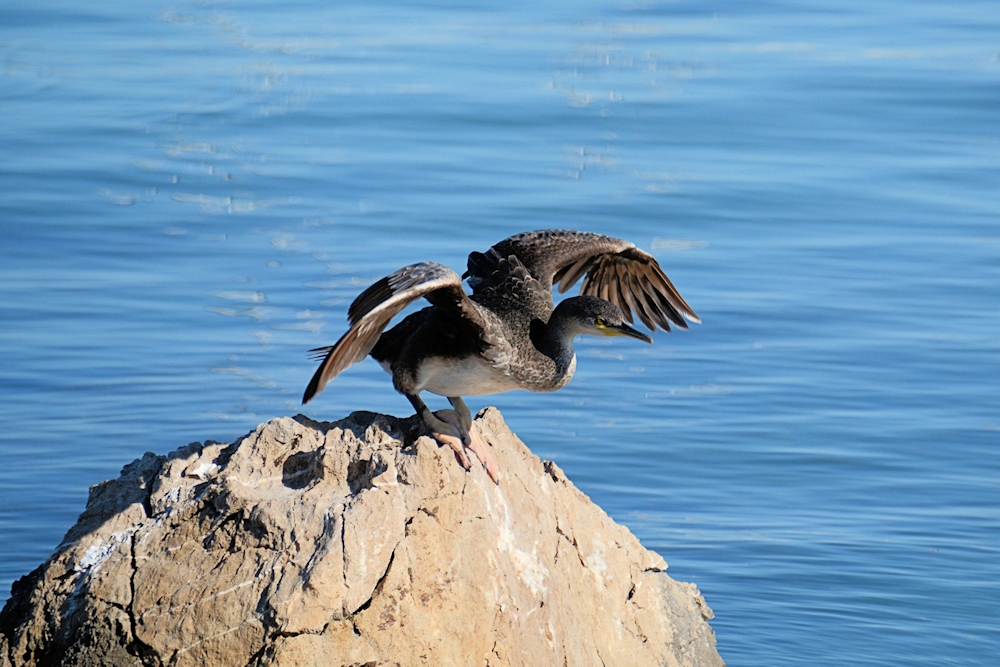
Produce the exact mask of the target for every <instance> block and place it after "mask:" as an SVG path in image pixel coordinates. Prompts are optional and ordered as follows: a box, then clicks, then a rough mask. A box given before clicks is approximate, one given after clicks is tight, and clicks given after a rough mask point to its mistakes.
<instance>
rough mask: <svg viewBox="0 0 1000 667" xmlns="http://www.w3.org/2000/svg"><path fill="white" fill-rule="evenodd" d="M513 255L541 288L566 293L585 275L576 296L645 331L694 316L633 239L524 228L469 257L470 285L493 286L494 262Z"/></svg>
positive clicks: (679, 323)
mask: <svg viewBox="0 0 1000 667" xmlns="http://www.w3.org/2000/svg"><path fill="white" fill-rule="evenodd" d="M510 256H514V257H517V258H518V260H519V261H520V262H521V263H522V264H523V265H524V266H525V268H526V269H527V270H528V271H529V272H530V273H531V275H532V276H534V277H535V279H536V280H538V282H539V284H540V285H541V286H542V288H543V289H546V290H549V289H551V288H552V287H557V288H558V289H559V292H560V293H562V292H565V291H566V290H567V289H569V288H570V287H572V286H573V285H574V284H575V283H576V282H577V281H578V280H579V279H580V278H581V277H584V276H585V277H584V281H583V287H582V288H581V289H580V293H581V294H589V295H591V296H597V297H600V298H602V299H605V300H607V301H610V302H611V303H613V304H615V305H616V306H618V307H619V308H621V309H622V311H623V312H624V314H625V317H626V319H628V321H629V322H631V321H632V316H633V314H634V315H635V316H637V317H638V318H639V319H640V320H642V323H643V324H645V325H646V326H647V327H648V328H649V329H651V330H653V331H655V330H656V329H657V327H659V328H661V329H664V330H666V331H669V330H670V323H671V322H672V323H673V324H675V325H677V326H679V327H682V328H685V329H686V328H687V322H685V319H687V320H689V321H691V322H701V320H700V319H699V318H698V315H697V314H695V312H694V310H693V309H692V308H691V306H689V305H688V303H687V302H686V301H685V300H684V298H683V297H682V296H681V295H680V293H679V292H678V291H677V288H676V287H674V285H673V283H671V282H670V279H669V278H667V276H666V275H665V274H664V273H663V270H662V269H661V268H660V265H659V264H658V263H657V261H656V258H654V257H653V256H652V255H650V254H649V253H646V252H643V251H642V250H639V249H638V248H636V247H635V245H634V244H633V243H630V242H628V241H624V240H622V239H616V238H613V237H610V236H603V235H601V234H592V233H588V232H574V231H567V230H545V231H538V232H525V233H523V234H517V235H515V236H511V237H510V238H507V239H504V240H503V241H501V242H500V243H497V244H496V245H494V246H493V247H492V248H490V249H489V251H487V252H486V253H472V254H471V255H469V270H468V271H467V272H466V274H465V275H466V276H469V284H470V285H473V287H474V290H475V291H476V292H477V293H478V292H479V291H481V290H490V289H496V287H497V286H496V285H495V284H494V283H493V282H492V281H491V278H490V276H491V275H492V273H491V272H492V271H494V270H495V268H496V266H498V263H499V262H500V261H502V260H504V259H506V258H508V257H510Z"/></svg>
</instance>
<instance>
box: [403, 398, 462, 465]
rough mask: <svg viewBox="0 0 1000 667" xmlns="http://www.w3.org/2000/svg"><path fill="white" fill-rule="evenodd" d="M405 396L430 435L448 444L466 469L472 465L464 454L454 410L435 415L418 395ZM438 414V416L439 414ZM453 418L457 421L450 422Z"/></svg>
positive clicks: (441, 442)
mask: <svg viewBox="0 0 1000 667" xmlns="http://www.w3.org/2000/svg"><path fill="white" fill-rule="evenodd" d="M406 398H408V399H410V403H411V404H412V405H413V408H414V409H415V410H416V411H417V414H418V415H420V419H421V420H423V422H424V426H425V427H426V428H427V432H428V433H430V435H431V437H432V438H434V439H435V440H437V441H438V443H439V444H442V445H448V446H449V447H451V448H452V450H454V452H455V458H456V459H458V462H459V463H461V464H462V467H463V468H465V469H466V470H468V469H469V468H471V467H472V463H471V462H470V461H469V457H468V456H466V454H465V443H464V442H463V440H464V438H463V437H462V430H461V428H460V426H459V424H460V420H459V418H458V416H457V414H456V413H455V411H454V410H441V411H439V412H438V414H437V415H435V414H434V413H433V412H431V410H430V408H428V407H427V404H426V403H424V402H423V401H422V400H420V397H419V396H411V395H409V394H407V396H406ZM439 415H440V416H439ZM452 419H454V421H455V422H457V423H452Z"/></svg>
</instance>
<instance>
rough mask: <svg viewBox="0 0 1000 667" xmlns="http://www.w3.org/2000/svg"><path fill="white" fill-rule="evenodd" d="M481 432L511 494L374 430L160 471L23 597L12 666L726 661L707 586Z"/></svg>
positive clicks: (62, 550) (255, 447) (485, 421)
mask: <svg viewBox="0 0 1000 667" xmlns="http://www.w3.org/2000/svg"><path fill="white" fill-rule="evenodd" d="M476 427H477V428H478V429H479V431H480V433H481V434H483V436H484V438H485V439H486V441H487V442H488V443H489V444H490V446H491V447H492V449H493V452H494V455H495V457H496V458H497V461H498V463H499V464H500V469H501V471H502V474H503V481H502V482H501V484H500V486H496V485H494V484H493V483H492V482H490V480H489V479H488V478H487V476H486V473H485V471H484V470H482V469H481V468H479V467H478V466H474V467H473V470H472V471H470V472H466V471H465V470H464V469H462V468H461V467H460V466H459V465H458V463H457V461H456V460H455V456H454V454H453V453H452V452H451V450H449V449H447V448H440V447H438V446H437V444H436V443H435V442H434V441H433V440H431V439H429V438H427V437H426V436H423V437H417V438H415V437H414V435H413V431H414V430H415V428H416V423H415V421H414V420H412V419H410V420H398V419H395V418H392V417H386V416H383V415H375V414H371V413H355V414H352V415H351V416H350V417H348V418H347V419H345V420H343V421H340V422H336V423H323V424H321V423H316V422H313V421H311V420H309V419H307V418H306V417H303V416H298V417H296V418H294V419H292V418H288V417H285V418H281V419H275V420H272V421H270V422H267V423H266V424H262V425H261V426H259V427H258V428H257V429H256V430H255V431H254V432H252V433H250V434H249V435H247V436H246V437H244V438H242V439H241V440H239V441H237V442H236V443H234V444H232V445H223V444H218V443H213V442H207V443H205V444H201V443H194V444H191V445H188V446H187V447H183V448H181V449H178V450H177V451H175V452H173V453H171V454H169V455H167V456H155V455H153V454H146V455H145V456H144V457H143V458H141V459H139V460H137V461H135V462H133V463H131V464H129V465H128V466H126V467H125V468H124V470H122V475H121V477H119V478H118V479H117V480H113V481H108V482H103V483H101V484H98V485H96V486H95V487H93V488H92V489H91V493H90V499H89V501H88V503H87V509H86V510H85V511H84V513H83V514H82V515H81V516H80V520H79V522H78V523H77V525H76V526H74V527H73V528H72V529H71V530H70V531H69V532H68V533H67V535H66V539H65V541H64V542H63V544H62V545H60V546H59V548H58V549H57V551H56V553H55V554H54V555H53V556H52V557H51V558H49V560H47V561H46V562H45V563H44V564H43V565H42V566H40V567H39V568H38V569H36V570H35V571H34V572H32V573H31V574H29V575H27V576H25V577H23V578H21V579H20V580H18V581H17V582H16V583H15V584H14V586H13V589H12V597H11V598H10V600H9V601H8V602H7V605H6V606H5V607H4V610H3V612H2V614H0V652H2V655H0V666H5V665H8V664H11V665H25V666H28V665H55V664H62V665H72V666H83V665H111V666H118V665H121V666H124V665H136V666H139V665H197V666H199V667H204V666H206V665H212V666H226V665H279V666H282V667H285V666H292V665H297V666H298V665H301V666H309V665H324V666H328V665H329V666H334V667H336V666H347V665H359V666H360V665H367V666H374V665H378V666H388V665H403V666H406V667H409V666H413V665H433V666H438V665H442V666H449V665H458V666H465V665H488V666H489V667H498V666H500V665H531V666H540V665H571V666H577V665H606V666H610V665H629V666H634V665H677V666H679V665H698V666H706V665H722V664H723V663H722V660H721V659H720V658H719V655H718V653H716V650H715V636H714V634H713V633H712V630H711V628H710V627H709V625H708V623H707V622H706V621H707V619H710V618H711V617H712V612H711V610H709V608H708V606H707V605H706V604H705V602H704V600H703V599H702V597H701V595H700V594H699V592H698V590H697V589H696V588H695V587H694V586H693V585H691V584H684V583H678V582H675V581H673V580H672V579H670V578H669V577H668V576H667V575H666V574H665V573H664V572H663V570H664V569H665V568H666V566H667V565H666V563H665V562H664V561H663V559H662V558H661V557H660V556H659V555H657V554H655V553H653V552H652V551H649V550H647V549H645V548H643V546H642V545H641V544H639V541H638V540H637V539H636V538H635V537H634V536H633V535H632V534H631V533H630V532H629V531H628V530H627V529H626V528H624V527H622V526H619V525H617V524H615V523H614V522H613V521H612V520H611V519H610V518H609V517H608V516H607V515H606V514H605V513H604V512H603V511H602V510H601V509H600V508H598V507H597V506H596V505H594V504H593V503H592V502H591V501H590V499H588V498H587V497H586V496H585V495H584V494H583V493H581V492H580V491H579V490H578V489H577V488H576V487H575V486H573V484H572V483H570V482H569V480H567V479H566V477H565V475H563V473H562V471H561V470H560V469H559V468H558V466H556V465H555V464H554V463H551V462H548V461H542V460H540V459H539V458H538V457H536V456H534V455H533V454H531V453H530V452H529V451H528V449H527V447H525V446H524V444H523V443H522V442H521V441H520V440H518V439H517V437H516V436H514V435H513V434H512V433H511V432H510V431H509V430H508V429H507V426H506V425H505V424H504V422H503V418H502V417H501V416H500V413H499V412H498V411H496V410H495V409H492V408H490V409H487V410H484V411H483V412H482V413H481V414H480V415H479V416H478V417H477V418H476ZM473 460H474V458H473Z"/></svg>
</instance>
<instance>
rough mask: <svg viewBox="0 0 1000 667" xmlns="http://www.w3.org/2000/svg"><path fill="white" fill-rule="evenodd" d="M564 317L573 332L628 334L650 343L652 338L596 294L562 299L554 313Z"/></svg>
mask: <svg viewBox="0 0 1000 667" xmlns="http://www.w3.org/2000/svg"><path fill="white" fill-rule="evenodd" d="M557 312H558V313H560V317H561V318H565V321H566V324H567V325H568V328H569V330H570V331H571V332H572V333H573V334H574V335H578V334H587V335H590V336H629V337H631V338H638V339H639V340H641V341H645V342H647V343H652V342H653V339H652V338H650V337H649V336H647V335H646V334H644V333H642V332H641V331H636V330H635V329H633V328H632V327H630V326H629V325H628V323H626V321H625V314H624V313H623V312H622V310H621V308H619V307H618V306H616V305H615V304H613V303H611V302H609V301H605V300H604V299H599V298H597V297H596V296H576V297H571V298H569V299H565V300H564V301H562V302H561V303H560V304H559V305H558V306H557V307H556V312H553V316H555V315H556V313H557Z"/></svg>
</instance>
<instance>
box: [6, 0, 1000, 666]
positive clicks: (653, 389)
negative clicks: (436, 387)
mask: <svg viewBox="0 0 1000 667" xmlns="http://www.w3.org/2000/svg"><path fill="white" fill-rule="evenodd" d="M91 5H92V6H81V5H79V3H69V2H65V3H58V2H48V3H44V6H41V5H38V4H37V3H25V2H20V1H19V0H14V1H13V2H7V3H5V4H4V5H3V6H2V7H0V26H3V27H2V28H0V104H2V109H3V116H4V120H3V122H2V123H0V147H2V148H0V232H2V237H0V238H2V242H0V243H2V245H0V285H2V287H3V289H2V290H0V321H2V327H0V391H2V394H0V419H2V424H3V432H2V434H0V535H2V537H0V587H2V589H3V590H4V591H7V590H9V585H10V583H11V581H13V580H14V579H16V578H17V577H19V576H21V575H23V574H25V573H27V572H28V571H30V570H31V569H33V568H34V567H35V566H36V565H38V564H39V563H40V562H41V561H42V560H43V559H44V558H45V557H46V556H47V555H48V554H49V553H50V551H51V550H52V549H53V548H54V547H55V545H56V544H58V542H59V541H60V539H61V537H62V534H63V533H64V532H65V530H66V529H67V528H68V527H69V526H70V525H72V523H73V522H74V521H75V518H76V515H77V514H78V513H79V512H80V511H81V509H82V508H83V505H84V502H85V499H86V495H87V488H88V486H89V485H91V484H94V483H96V482H98V481H100V480H103V479H106V478H109V477H114V476H116V475H117V473H118V470H119V469H120V468H121V466H122V465H124V464H125V463H127V462H129V461H131V460H132V459H133V458H136V457H138V456H140V455H141V454H142V453H143V452H144V451H147V450H152V451H156V452H160V453H163V452H167V451H169V450H171V449H173V448H175V447H176V446H178V445H180V444H184V443H187V442H189V441H192V440H204V439H206V438H213V439H216V440H220V441H232V440H234V439H235V438H237V437H238V436H240V435H242V434H243V433H245V432H246V431H248V430H250V429H251V428H253V427H254V426H255V425H256V424H257V423H259V422H261V421H264V420H266V419H269V418H271V417H274V416H278V415H285V414H295V413H296V412H298V411H299V410H300V406H299V404H298V403H299V397H300V396H301V393H302V390H303V388H304V386H305V384H306V382H307V381H308V379H309V377H310V375H311V373H312V371H313V365H312V363H311V362H309V361H308V359H307V358H306V357H305V355H304V351H305V350H307V349H309V348H311V347H315V346H318V345H324V344H329V343H331V342H333V341H334V340H336V338H337V337H338V336H339V335H340V333H341V332H342V331H343V326H344V322H343V318H344V315H345V311H346V307H347V304H348V303H349V302H350V301H351V299H352V298H353V297H354V296H355V295H356V294H357V293H358V292H359V291H360V289H362V288H363V287H364V286H365V285H367V284H368V283H370V282H371V281H372V280H374V279H376V278H378V277H380V276H382V275H385V274H386V273H389V272H391V271H393V270H395V269H396V268H398V267H400V266H403V265H405V264H408V263H411V262H413V261H418V260H424V259H433V260H436V261H439V262H442V263H445V264H448V265H450V266H452V267H453V268H461V267H462V266H463V265H464V260H465V256H466V254H467V253H468V252H469V251H470V250H474V249H476V250H485V249H486V248H487V247H489V246H490V245H491V244H492V243H494V242H495V241H497V240H499V239H501V238H503V237H504V236H507V235H508V234H511V233H515V232H518V231H523V230H527V229H535V228H545V227H568V228H576V229H588V230H593V231H598V232H604V233H608V234H614V235H618V236H623V237H627V238H629V239H631V240H633V241H634V242H636V243H637V244H638V245H639V246H640V247H643V248H645V249H647V250H650V251H651V252H653V253H654V254H655V255H656V256H657V257H658V258H659V259H660V261H661V263H662V264H663V265H664V267H665V268H666V270H667V272H668V274H669V275H670V276H671V277H672V278H673V279H674V281H675V283H676V284H677V285H678V287H679V288H680V290H681V291H682V293H683V294H684V295H685V297H686V298H687V299H688V301H689V302H690V303H691V304H692V305H693V306H694V308H695V309H696V310H697V311H698V313H699V314H700V315H701V316H702V318H703V319H704V322H705V323H704V324H703V325H701V326H695V327H692V330H691V331H689V332H680V333H671V334H658V335H657V336H656V344H655V345H653V346H644V345H641V344H639V343H637V342H635V341H626V340H621V339H618V340H605V341H599V340H597V339H586V340H581V341H580V344H579V346H578V351H579V357H580V361H579V370H578V373H577V377H576V378H575V379H574V381H573V382H572V383H571V384H570V386H569V387H567V388H566V389H564V390H563V391H561V392H558V393H556V394H551V395H530V394H522V393H511V394H505V395H500V396H495V397H489V398H483V399H470V405H471V406H472V407H473V409H474V410H475V409H478V408H479V407H482V406H483V405H486V404H493V405H497V406H498V407H499V408H500V409H501V410H502V411H503V412H504V415H505V416H506V418H507V420H508V422H509V423H510V424H511V426H512V428H513V429H514V430H515V431H516V432H517V433H518V434H519V435H520V436H521V437H522V438H523V439H524V440H525V441H526V442H527V443H528V444H529V446H531V447H532V449H533V450H534V451H535V452H536V453H537V454H539V455H540V456H542V457H545V458H551V459H554V460H556V461H557V462H558V463H559V464H560V465H561V466H562V467H563V468H564V469H565V470H566V472H567V473H568V475H569V476H570V477H571V478H572V479H573V480H574V481H575V482H576V483H577V484H578V485H579V486H580V487H581V488H582V489H583V490H584V491H585V492H586V493H588V494H589V495H590V496H591V497H592V498H593V499H594V500H595V501H596V502H597V503H599V504H600V505H601V506H602V507H604V508H605V509H606V510H607V511H608V512H609V513H610V514H611V515H612V517H614V518H615V519H616V520H617V521H619V522H622V523H624V524H626V525H627V526H629V528H630V529H631V530H632V531H633V532H635V533H636V534H637V535H638V536H639V538H640V539H641V540H642V541H643V542H644V544H646V545H647V546H649V547H651V548H654V549H656V550H658V551H659V552H660V553H662V554H663V555H664V557H665V558H666V559H667V561H668V562H669V563H670V566H671V568H670V572H671V574H672V575H673V576H674V577H675V578H677V579H680V580H685V581H694V582H696V583H697V584H698V586H699V587H700V588H701V590H702V591H703V592H704V594H705V596H706V598H707V599H708V602H709V604H710V605H711V606H712V607H713V609H714V610H715V612H716V619H715V620H714V621H713V627H714V628H715V630H716V633H717V635H718V640H719V651H720V653H721V654H722V656H723V658H725V659H726V660H727V661H728V662H729V663H730V664H732V665H761V666H772V665H777V664H810V665H843V664H851V665H885V664H906V665H948V664H954V665H971V664H988V663H990V662H992V661H994V660H995V657H996V655H1000V590H998V583H997V582H998V581H1000V565H998V563H1000V540H998V537H1000V510H998V507H1000V504H998V501H1000V459H998V452H997V450H998V445H1000V399H998V396H1000V392H998V390H997V389H998V384H1000V382H998V381H1000V335H998V331H1000V314H998V311H1000V308H998V306H1000V197H998V196H997V192H998V186H1000V134H998V128H1000V98H998V96H1000V84H998V81H1000V79H998V77H1000V13H998V12H997V11H996V6H995V4H993V3H988V2H951V3H931V2H906V3H900V2H860V1H857V2H848V1H837V2H834V1H829V2H818V3H809V6H808V8H804V7H800V6H796V5H795V4H791V3H780V2H778V3H763V4H762V3H724V4H722V5H712V4H705V3H697V2H684V1H681V2H672V3H657V2H617V3H616V2H596V1H591V2H574V3H569V2H566V3H540V2H531V3H522V4H515V3H503V4H500V5H498V6H494V7H490V6H475V5H471V4H465V3H428V4H415V3H398V4H397V5H386V6H383V7H380V8H372V7H367V6H365V5H364V4H363V3H357V4H354V5H350V6H336V7H332V6H328V5H329V3H318V2H301V3H297V4H289V3H276V2H274V3H272V2H253V3H235V2H218V3H213V2H197V3H196V2H189V1H183V0H182V1H180V2H176V3H173V4H166V5H161V4H157V3H125V2H107V3H100V4H99V5H98V4H95V3H91ZM432 407H435V408H436V407H440V405H438V404H437V403H433V404H432ZM356 409H368V410H378V411H386V412H390V413H395V414H400V415H404V414H407V413H408V412H409V406H408V405H407V403H406V401H405V400H404V399H403V398H402V397H400V396H398V395H397V394H395V393H394V392H393V391H392V390H391V388H390V385H389V383H388V380H387V378H386V377H385V376H384V375H383V374H382V371H381V370H380V369H379V368H378V367H377V366H376V365H375V364H374V363H372V362H370V361H369V362H366V363H364V364H361V365H358V366H356V367H354V368H352V369H350V370H349V371H347V372H346V373H344V374H343V375H342V376H341V377H339V378H337V380H336V381H335V383H333V384H331V386H330V387H329V388H328V389H327V391H326V392H325V393H324V394H323V395H322V396H321V397H320V398H319V399H318V400H317V401H316V402H315V403H312V404H310V405H309V406H308V409H307V410H305V412H306V414H309V415H310V416H312V417H315V418H319V419H335V418H339V417H341V416H344V415H345V414H347V413H348V412H350V411H352V410H356Z"/></svg>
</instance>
